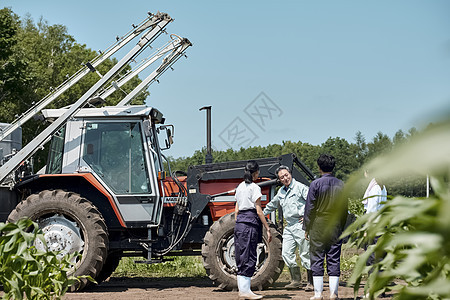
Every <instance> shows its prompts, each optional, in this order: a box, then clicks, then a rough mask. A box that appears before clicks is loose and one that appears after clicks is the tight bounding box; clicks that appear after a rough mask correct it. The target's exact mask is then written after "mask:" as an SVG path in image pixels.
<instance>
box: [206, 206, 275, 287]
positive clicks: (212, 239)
mask: <svg viewBox="0 0 450 300" xmlns="http://www.w3.org/2000/svg"><path fill="white" fill-rule="evenodd" d="M235 224H236V221H235V220H234V213H231V214H228V215H225V216H223V217H222V218H220V219H219V220H217V221H216V222H214V224H213V225H212V226H211V227H210V229H209V230H208V232H207V233H206V235H205V238H204V243H203V246H202V258H203V266H204V267H205V269H206V273H207V274H208V276H209V278H210V279H211V280H212V281H213V282H214V284H216V285H218V286H219V287H220V288H221V289H224V290H235V289H237V279H236V273H237V267H236V261H235V256H234V226H235ZM269 227H270V233H271V234H272V242H270V243H268V242H267V235H266V233H265V232H264V234H263V243H262V244H260V245H259V246H258V250H257V251H258V263H257V265H256V271H255V274H253V277H252V280H251V284H252V286H251V287H252V289H258V290H262V289H265V288H267V287H268V286H269V285H271V284H272V283H273V282H275V281H276V280H277V279H278V277H279V276H280V274H281V272H282V271H283V267H284V262H283V259H282V257H281V247H282V238H281V234H280V232H279V231H278V230H277V229H276V227H275V225H274V224H272V223H270V222H269Z"/></svg>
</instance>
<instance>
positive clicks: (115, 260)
mask: <svg viewBox="0 0 450 300" xmlns="http://www.w3.org/2000/svg"><path fill="white" fill-rule="evenodd" d="M121 259H122V257H120V256H118V255H116V254H114V253H110V254H108V257H107V258H106V260H105V263H104V264H103V268H102V270H101V271H100V273H99V274H98V276H97V278H95V281H97V283H98V284H100V283H102V282H103V281H105V280H106V279H108V278H109V277H111V274H112V273H114V271H115V270H116V269H117V267H118V266H119V263H120V260H121Z"/></svg>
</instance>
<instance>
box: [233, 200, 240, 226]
mask: <svg viewBox="0 0 450 300" xmlns="http://www.w3.org/2000/svg"><path fill="white" fill-rule="evenodd" d="M238 213H239V206H238V203H237V200H236V205H235V206H234V220H235V221H236V220H237V215H238Z"/></svg>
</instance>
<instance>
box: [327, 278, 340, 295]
mask: <svg viewBox="0 0 450 300" xmlns="http://www.w3.org/2000/svg"><path fill="white" fill-rule="evenodd" d="M329 281H330V283H329V285H330V299H339V298H338V289H339V276H330V277H329Z"/></svg>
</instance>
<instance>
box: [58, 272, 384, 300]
mask: <svg viewBox="0 0 450 300" xmlns="http://www.w3.org/2000/svg"><path fill="white" fill-rule="evenodd" d="M287 283H288V278H287V277H286V278H284V276H283V275H282V276H281V277H280V278H279V279H278V280H277V282H275V283H274V284H273V285H272V286H271V287H269V288H268V289H266V290H263V291H259V292H256V293H258V294H261V295H264V299H309V298H310V297H311V296H313V294H314V293H313V292H305V291H304V290H294V291H293V290H286V289H284V288H283V286H284V285H285V284H287ZM237 295H238V293H237V292H236V291H232V292H231V291H223V290H221V289H219V288H218V287H216V286H214V285H213V283H212V281H211V280H209V278H207V277H204V278H183V279H180V278H117V277H113V278H110V279H109V280H107V281H106V282H104V283H102V284H100V285H98V286H93V287H89V288H87V289H86V290H84V291H82V292H79V293H68V294H66V295H65V296H64V297H63V299H64V300H78V299H86V300H87V299H89V300H119V299H120V300H128V299H132V300H143V299H171V300H172V299H180V300H181V299H183V300H185V299H195V300H197V299H204V300H211V299H221V300H228V299H233V300H236V299H238V296H237ZM362 295H363V290H362V288H360V290H359V293H358V296H359V297H358V298H359V299H361V297H362ZM328 296H329V290H328V282H327V280H326V278H325V282H324V299H328ZM339 297H340V299H349V300H350V299H354V297H353V288H351V287H346V286H345V283H341V284H340V286H339ZM390 298H392V294H388V295H387V296H386V297H385V298H384V299H390Z"/></svg>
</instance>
